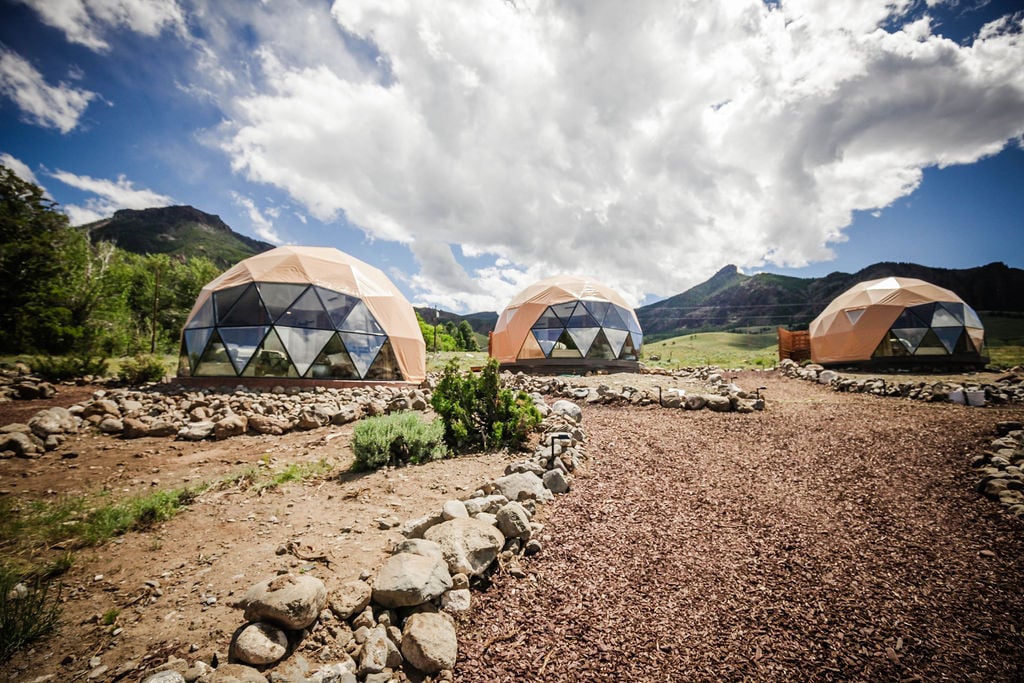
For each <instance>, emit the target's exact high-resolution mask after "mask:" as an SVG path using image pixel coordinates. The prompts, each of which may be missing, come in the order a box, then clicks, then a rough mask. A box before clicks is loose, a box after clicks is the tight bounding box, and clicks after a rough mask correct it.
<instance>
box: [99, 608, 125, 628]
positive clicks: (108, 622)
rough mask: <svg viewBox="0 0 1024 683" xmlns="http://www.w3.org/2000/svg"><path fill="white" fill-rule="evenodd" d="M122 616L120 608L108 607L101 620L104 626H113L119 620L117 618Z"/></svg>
mask: <svg viewBox="0 0 1024 683" xmlns="http://www.w3.org/2000/svg"><path fill="white" fill-rule="evenodd" d="M119 616H121V610H119V609H116V608H115V609H108V610H107V611H106V612H104V613H103V617H102V619H101V621H102V622H103V625H104V626H113V625H114V624H115V623H116V622H117V618H118V617H119Z"/></svg>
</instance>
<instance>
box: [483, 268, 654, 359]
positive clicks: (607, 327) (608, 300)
mask: <svg viewBox="0 0 1024 683" xmlns="http://www.w3.org/2000/svg"><path fill="white" fill-rule="evenodd" d="M642 344H643V331H642V329H641V327H640V323H639V321H638V320H637V317H636V313H635V312H634V311H633V309H632V308H631V307H630V306H629V304H628V303H626V301H625V300H623V299H622V297H621V296H620V295H619V294H618V293H617V292H615V291H614V290H612V289H610V288H608V287H606V286H604V285H602V284H600V283H598V282H595V281H594V280H591V279H589V278H585V277H582V276H578V275H557V276H554V277H551V278H547V279H546V280H541V281H540V282H537V283H535V284H534V285H532V286H530V287H528V288H526V289H525V290H523V291H522V292H520V294H518V295H517V296H516V297H515V298H514V299H513V300H512V301H511V302H510V303H509V304H508V306H507V307H506V308H505V310H504V311H502V314H501V315H500V316H499V318H498V322H497V325H496V326H495V329H494V333H493V335H492V337H491V348H490V354H491V356H493V357H494V358H496V359H498V361H499V362H500V363H501V364H502V366H503V367H509V368H522V369H537V370H539V369H542V368H554V369H559V370H567V369H591V368H599V367H605V368H609V369H611V368H621V369H632V368H635V366H636V364H637V359H638V357H639V353H640V348H641V346H642Z"/></svg>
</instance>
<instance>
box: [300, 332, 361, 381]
mask: <svg viewBox="0 0 1024 683" xmlns="http://www.w3.org/2000/svg"><path fill="white" fill-rule="evenodd" d="M306 376H307V377H312V378H315V379H359V372H358V371H357V370H356V366H355V364H354V363H353V362H352V359H351V358H350V357H349V355H348V351H346V350H345V345H344V344H343V343H342V342H341V338H340V337H339V336H338V335H337V333H335V334H334V335H333V336H332V337H331V339H330V341H328V342H327V345H326V346H324V349H323V351H321V352H320V355H319V356H317V357H316V360H314V361H313V364H312V365H310V366H309V370H308V371H306Z"/></svg>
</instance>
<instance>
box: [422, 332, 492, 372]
mask: <svg viewBox="0 0 1024 683" xmlns="http://www.w3.org/2000/svg"><path fill="white" fill-rule="evenodd" d="M483 349H484V350H483V351H439V352H437V353H434V352H430V353H428V354H427V371H428V372H440V371H441V370H444V369H445V367H446V366H447V365H448V363H450V362H452V361H455V364H456V365H457V366H458V368H459V370H462V371H463V372H465V371H466V370H469V369H470V368H479V367H483V366H484V365H487V358H488V356H487V342H486V340H485V341H484V346H483Z"/></svg>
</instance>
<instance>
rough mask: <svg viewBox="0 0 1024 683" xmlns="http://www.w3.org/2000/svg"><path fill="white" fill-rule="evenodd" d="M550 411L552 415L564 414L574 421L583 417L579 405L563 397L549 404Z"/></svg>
mask: <svg viewBox="0 0 1024 683" xmlns="http://www.w3.org/2000/svg"><path fill="white" fill-rule="evenodd" d="M584 396H585V395H584ZM551 412H552V413H553V414H554V415H565V416H567V417H569V418H571V419H572V420H574V421H576V422H579V421H580V420H582V419H583V411H582V410H581V409H580V407H579V406H578V405H576V404H575V403H573V402H572V401H566V400H565V399H560V400H558V401H555V402H554V403H553V404H551Z"/></svg>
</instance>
